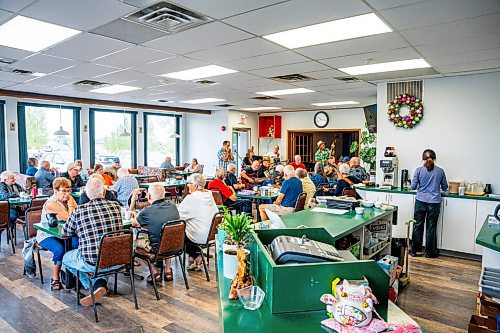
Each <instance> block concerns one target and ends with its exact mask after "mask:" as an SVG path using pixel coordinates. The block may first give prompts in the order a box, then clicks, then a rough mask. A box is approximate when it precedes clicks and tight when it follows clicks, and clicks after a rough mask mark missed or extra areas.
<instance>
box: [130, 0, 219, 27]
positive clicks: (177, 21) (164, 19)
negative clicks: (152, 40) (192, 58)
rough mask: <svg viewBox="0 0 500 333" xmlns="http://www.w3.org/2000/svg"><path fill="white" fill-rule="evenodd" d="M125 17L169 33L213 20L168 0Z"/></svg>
mask: <svg viewBox="0 0 500 333" xmlns="http://www.w3.org/2000/svg"><path fill="white" fill-rule="evenodd" d="M124 19H125V20H130V21H133V22H136V23H140V24H143V25H147V26H149V27H151V28H155V29H159V30H162V31H164V32H166V33H168V34H175V33H177V32H179V31H183V30H186V29H191V28H193V27H196V26H198V25H201V24H204V23H207V22H209V21H211V19H210V18H208V17H206V16H204V15H201V14H199V13H195V12H193V11H191V10H189V9H186V8H183V7H181V6H178V5H175V4H172V3H169V2H166V1H160V2H157V3H156V4H154V5H152V6H149V7H147V8H144V9H141V10H139V11H137V12H135V13H133V14H130V15H128V16H127V17H125V18H124Z"/></svg>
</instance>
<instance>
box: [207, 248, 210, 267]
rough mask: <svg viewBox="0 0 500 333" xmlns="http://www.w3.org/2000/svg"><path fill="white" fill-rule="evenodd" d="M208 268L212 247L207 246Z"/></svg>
mask: <svg viewBox="0 0 500 333" xmlns="http://www.w3.org/2000/svg"><path fill="white" fill-rule="evenodd" d="M207 266H208V267H210V245H209V246H207Z"/></svg>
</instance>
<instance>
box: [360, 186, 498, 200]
mask: <svg viewBox="0 0 500 333" xmlns="http://www.w3.org/2000/svg"><path fill="white" fill-rule="evenodd" d="M356 189H357V190H360V191H371V192H385V193H395V194H398V193H399V194H417V191H414V190H409V189H401V188H399V187H395V188H392V189H385V188H380V187H373V186H367V187H356ZM441 196H442V197H443V198H457V199H470V200H485V201H498V202H500V199H498V198H490V197H488V196H486V195H483V196H474V195H458V194H449V193H447V192H444V193H441Z"/></svg>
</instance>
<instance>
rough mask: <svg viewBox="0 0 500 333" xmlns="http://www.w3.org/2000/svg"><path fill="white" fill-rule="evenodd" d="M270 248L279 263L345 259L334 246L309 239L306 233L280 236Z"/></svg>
mask: <svg viewBox="0 0 500 333" xmlns="http://www.w3.org/2000/svg"><path fill="white" fill-rule="evenodd" d="M269 250H270V252H271V257H272V258H273V260H274V261H275V262H276V264H278V265H282V264H309V263H321V262H335V261H344V258H342V256H341V255H340V254H339V253H338V251H337V249H336V248H335V247H334V246H332V245H330V244H326V243H321V242H318V241H315V240H310V239H307V237H306V236H305V235H304V236H302V237H292V236H278V237H276V238H275V239H274V240H273V241H272V242H271V245H270V249H269Z"/></svg>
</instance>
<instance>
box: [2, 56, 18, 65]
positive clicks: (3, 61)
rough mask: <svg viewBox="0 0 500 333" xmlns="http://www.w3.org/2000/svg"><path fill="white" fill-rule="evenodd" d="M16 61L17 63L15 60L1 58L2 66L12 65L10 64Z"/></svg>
mask: <svg viewBox="0 0 500 333" xmlns="http://www.w3.org/2000/svg"><path fill="white" fill-rule="evenodd" d="M15 61H16V60H15V59H11V58H6V57H0V64H5V65H10V64H12V63H14V62H15Z"/></svg>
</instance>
